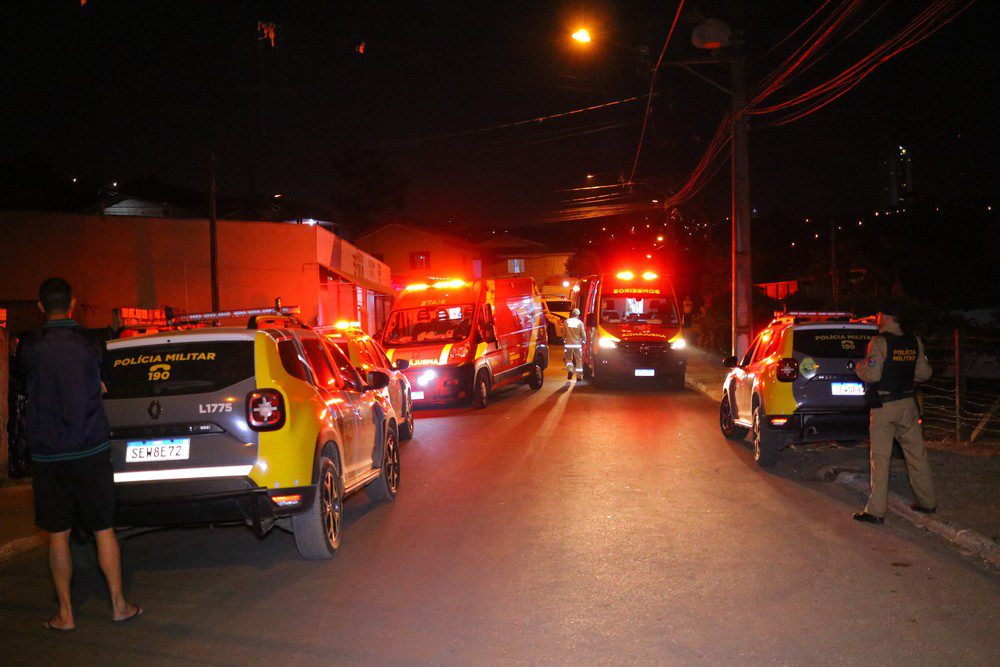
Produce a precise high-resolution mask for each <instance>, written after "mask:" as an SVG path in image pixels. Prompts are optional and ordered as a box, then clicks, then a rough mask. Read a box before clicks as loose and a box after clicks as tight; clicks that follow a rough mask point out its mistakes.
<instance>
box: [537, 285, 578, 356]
mask: <svg viewBox="0 0 1000 667" xmlns="http://www.w3.org/2000/svg"><path fill="white" fill-rule="evenodd" d="M574 288H576V290H577V291H579V289H580V288H579V286H578V285H577V284H576V281H569V280H564V281H563V284H562V285H542V287H541V292H542V300H543V301H544V303H545V320H546V321H547V322H548V334H549V342H550V343H561V342H562V339H563V336H564V335H565V332H566V325H565V322H566V318H567V317H569V313H570V311H571V310H572V309H573V298H572V297H573V289H574Z"/></svg>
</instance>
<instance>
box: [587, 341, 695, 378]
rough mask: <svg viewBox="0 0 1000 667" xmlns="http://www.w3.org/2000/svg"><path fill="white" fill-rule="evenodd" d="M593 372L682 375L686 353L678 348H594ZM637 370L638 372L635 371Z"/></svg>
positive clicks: (636, 375) (685, 363)
mask: <svg viewBox="0 0 1000 667" xmlns="http://www.w3.org/2000/svg"><path fill="white" fill-rule="evenodd" d="M593 359H594V373H595V374H597V375H598V376H605V377H607V376H615V377H644V376H647V377H648V374H647V373H645V372H648V371H652V372H653V375H652V377H654V378H659V377H672V378H676V377H684V373H685V371H686V370H687V355H686V354H684V352H683V351H680V350H671V349H670V348H666V349H656V348H653V349H651V350H649V351H643V350H641V349H630V348H614V349H610V350H607V349H600V350H595V351H594V355H593ZM636 371H639V373H636Z"/></svg>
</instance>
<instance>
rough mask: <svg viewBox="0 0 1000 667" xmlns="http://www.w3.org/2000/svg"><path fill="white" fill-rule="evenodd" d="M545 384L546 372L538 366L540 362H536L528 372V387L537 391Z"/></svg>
mask: <svg viewBox="0 0 1000 667" xmlns="http://www.w3.org/2000/svg"><path fill="white" fill-rule="evenodd" d="M544 383H545V371H543V370H542V367H541V366H539V365H538V362H535V363H533V364H532V365H531V370H529V371H528V386H529V387H531V388H532V389H533V390H535V391H537V390H539V389H541V388H542V385H543V384H544Z"/></svg>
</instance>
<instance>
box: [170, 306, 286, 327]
mask: <svg viewBox="0 0 1000 667" xmlns="http://www.w3.org/2000/svg"><path fill="white" fill-rule="evenodd" d="M301 312H302V309H301V308H299V307H298V306H281V308H280V310H278V309H276V308H243V309H238V310H219V311H216V312H213V313H186V314H184V315H176V316H174V317H173V318H172V319H171V320H170V323H171V324H177V323H179V322H205V321H207V320H222V319H227V318H231V317H255V316H257V315H298V314H299V313H301Z"/></svg>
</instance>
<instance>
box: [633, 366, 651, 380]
mask: <svg viewBox="0 0 1000 667" xmlns="http://www.w3.org/2000/svg"><path fill="white" fill-rule="evenodd" d="M635 376H636V377H637V378H651V377H655V376H656V371H655V370H653V369H652V368H637V369H635Z"/></svg>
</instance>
